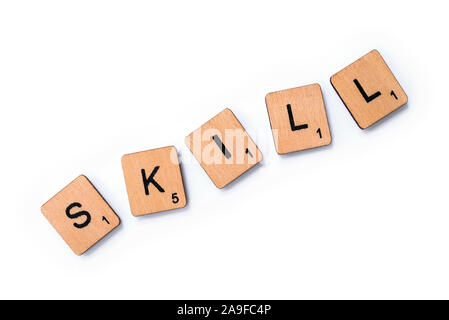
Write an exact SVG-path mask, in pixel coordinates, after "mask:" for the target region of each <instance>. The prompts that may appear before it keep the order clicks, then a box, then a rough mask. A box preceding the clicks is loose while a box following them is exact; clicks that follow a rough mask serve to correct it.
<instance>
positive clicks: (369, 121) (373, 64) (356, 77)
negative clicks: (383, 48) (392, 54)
mask: <svg viewBox="0 0 449 320" xmlns="http://www.w3.org/2000/svg"><path fill="white" fill-rule="evenodd" d="M331 83H332V86H333V87H334V88H335V90H336V91H337V93H338V95H339V96H340V98H341V99H342V100H343V103H344V104H345V105H346V108H347V109H348V110H349V112H350V113H351V115H352V117H353V118H354V120H355V121H356V122H357V124H358V126H359V127H360V128H361V129H366V128H368V127H369V126H371V125H373V124H374V123H376V122H377V121H379V120H380V119H382V118H384V117H385V116H387V115H388V114H390V113H391V112H393V111H395V110H396V109H398V108H400V107H402V106H403V105H405V104H406V103H407V100H408V98H407V95H406V94H405V92H404V90H403V89H402V88H401V86H400V84H399V83H398V81H397V80H396V78H395V77H394V75H393V73H392V72H391V70H390V68H389V67H388V66H387V64H386V63H385V61H384V59H383V58H382V56H381V55H380V53H379V52H378V51H377V50H373V51H371V52H370V53H368V54H367V55H365V56H363V57H362V58H360V59H359V60H357V61H356V62H354V63H353V64H351V65H350V66H348V67H346V68H344V69H343V70H341V71H340V72H338V73H336V74H335V75H333V76H332V77H331Z"/></svg>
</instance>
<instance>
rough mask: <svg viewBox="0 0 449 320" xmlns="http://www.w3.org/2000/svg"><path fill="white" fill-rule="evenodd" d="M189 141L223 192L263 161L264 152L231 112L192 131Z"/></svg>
mask: <svg viewBox="0 0 449 320" xmlns="http://www.w3.org/2000/svg"><path fill="white" fill-rule="evenodd" d="M185 142H186V144H187V146H188V147H189V149H190V151H191V152H192V153H193V155H194V156H195V158H196V159H197V160H198V161H199V162H200V164H201V166H202V167H203V169H204V170H205V171H206V173H207V174H208V175H209V177H210V178H211V180H212V181H213V182H214V184H215V185H216V186H217V187H218V188H220V189H221V188H224V187H225V186H226V185H228V184H229V183H230V182H231V181H233V180H235V179H236V178H237V177H239V176H240V175H242V174H243V173H245V172H246V171H248V170H249V169H251V168H252V167H254V166H255V165H256V164H257V163H258V162H260V161H261V160H262V153H261V152H260V150H259V149H258V148H257V146H256V144H255V143H254V142H253V140H251V138H250V137H249V135H248V134H247V132H246V131H245V129H244V128H243V126H242V125H241V124H240V122H239V121H238V120H237V118H236V117H235V115H234V114H233V113H232V111H231V110H230V109H225V110H223V111H222V112H220V113H219V114H218V115H216V116H215V117H213V118H212V119H211V120H209V121H208V122H206V123H205V124H203V125H202V126H201V127H200V128H198V129H197V130H195V131H194V132H192V133H191V134H190V135H188V136H187V137H186V139H185Z"/></svg>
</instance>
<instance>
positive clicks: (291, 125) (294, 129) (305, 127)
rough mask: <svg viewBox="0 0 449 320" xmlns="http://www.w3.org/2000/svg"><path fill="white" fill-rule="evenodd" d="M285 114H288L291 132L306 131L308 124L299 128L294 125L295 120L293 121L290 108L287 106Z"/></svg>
mask: <svg viewBox="0 0 449 320" xmlns="http://www.w3.org/2000/svg"><path fill="white" fill-rule="evenodd" d="M287 112H288V119H289V120H290V128H292V131H296V130H302V129H307V128H308V127H309V125H308V124H301V125H299V126H297V125H295V119H293V112H292V106H291V105H289V104H287Z"/></svg>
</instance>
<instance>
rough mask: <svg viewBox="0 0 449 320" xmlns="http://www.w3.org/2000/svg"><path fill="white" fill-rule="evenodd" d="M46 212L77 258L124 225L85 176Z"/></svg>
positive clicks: (45, 208)
mask: <svg viewBox="0 0 449 320" xmlns="http://www.w3.org/2000/svg"><path fill="white" fill-rule="evenodd" d="M42 213H43V214H44V216H45V217H46V218H47V219H48V221H49V222H50V223H51V224H52V225H53V227H54V228H55V229H56V231H57V232H58V233H59V234H60V235H61V237H62V238H63V239H64V240H65V242H67V244H68V245H69V246H70V248H72V250H73V252H75V253H76V254H77V255H81V254H83V253H84V252H86V251H87V250H88V249H89V248H90V247H92V246H93V245H94V244H95V243H97V242H98V241H99V240H100V239H101V238H103V237H104V236H105V235H107V234H108V233H109V232H111V231H112V230H113V229H115V228H116V227H117V226H118V225H119V224H120V219H119V217H118V216H117V215H116V214H115V212H114V211H113V210H112V209H111V207H110V206H109V205H108V204H107V203H106V201H105V200H104V199H103V197H102V196H101V195H100V194H99V193H98V191H97V190H96V189H95V187H94V186H93V185H92V183H90V181H89V180H88V179H87V178H86V177H85V176H83V175H81V176H79V177H78V178H76V179H75V180H74V181H72V182H71V183H70V184H69V185H68V186H67V187H65V188H64V189H62V191H60V192H59V193H58V194H56V195H55V196H54V197H53V198H51V199H50V200H49V201H47V203H45V204H44V205H43V206H42Z"/></svg>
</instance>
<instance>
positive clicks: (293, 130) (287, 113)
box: [265, 84, 332, 154]
mask: <svg viewBox="0 0 449 320" xmlns="http://www.w3.org/2000/svg"><path fill="white" fill-rule="evenodd" d="M265 102H266V104H267V110H268V116H269V118H270V124H271V129H272V131H273V137H274V143H275V146H276V150H277V152H278V153H279V154H286V153H290V152H295V151H300V150H305V149H310V148H316V147H321V146H326V145H328V144H330V143H331V141H332V137H331V133H330V130H329V123H328V121H327V116H326V108H325V107H324V101H323V95H322V93H321V87H320V85H319V84H311V85H308V86H304V87H299V88H293V89H288V90H282V91H277V92H272V93H269V94H267V96H266V98H265Z"/></svg>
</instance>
